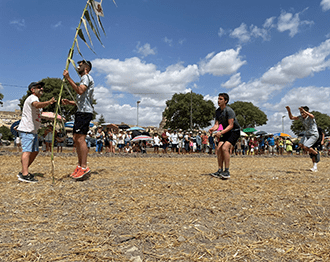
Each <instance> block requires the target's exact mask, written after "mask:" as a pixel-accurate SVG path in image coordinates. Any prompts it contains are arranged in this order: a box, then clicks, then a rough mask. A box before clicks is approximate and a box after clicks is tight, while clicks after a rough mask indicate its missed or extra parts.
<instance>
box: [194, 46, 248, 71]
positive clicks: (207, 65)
mask: <svg viewBox="0 0 330 262" xmlns="http://www.w3.org/2000/svg"><path fill="white" fill-rule="evenodd" d="M240 50H241V48H240V47H239V48H237V49H236V50H234V49H229V50H226V51H222V52H219V53H217V54H216V55H214V52H213V53H210V54H208V55H207V56H206V57H205V58H204V59H203V60H202V61H201V62H200V72H201V74H202V75H204V74H206V73H208V74H212V75H214V76H222V75H231V74H234V73H236V71H237V70H238V69H239V68H240V67H241V66H242V65H244V64H246V61H242V57H240V56H239V53H240Z"/></svg>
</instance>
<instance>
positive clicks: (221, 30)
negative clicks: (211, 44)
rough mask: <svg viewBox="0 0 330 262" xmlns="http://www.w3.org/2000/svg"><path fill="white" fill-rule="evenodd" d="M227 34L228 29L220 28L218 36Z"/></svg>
mask: <svg viewBox="0 0 330 262" xmlns="http://www.w3.org/2000/svg"><path fill="white" fill-rule="evenodd" d="M225 34H226V31H225V30H224V29H223V28H221V27H220V28H219V31H218V36H220V37H221V36H223V35H225Z"/></svg>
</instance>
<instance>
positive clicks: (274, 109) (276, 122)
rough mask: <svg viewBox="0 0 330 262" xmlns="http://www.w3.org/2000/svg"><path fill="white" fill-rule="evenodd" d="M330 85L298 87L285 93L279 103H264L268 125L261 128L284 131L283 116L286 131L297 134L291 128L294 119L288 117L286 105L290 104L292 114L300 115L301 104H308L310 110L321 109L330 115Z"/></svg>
mask: <svg viewBox="0 0 330 262" xmlns="http://www.w3.org/2000/svg"><path fill="white" fill-rule="evenodd" d="M329 99H330V87H315V86H308V87H298V88H293V89H290V92H287V94H285V95H284V96H283V97H282V99H281V101H280V102H279V103H277V104H270V103H266V104H264V105H263V108H265V111H266V113H267V116H268V122H267V125H266V126H263V127H260V129H262V130H265V131H267V132H273V133H275V132H282V116H285V118H284V119H283V124H284V132H285V133H287V134H290V135H293V136H295V135H294V134H293V133H292V131H291V130H290V126H291V124H292V121H291V120H290V119H289V118H288V114H287V110H286V109H285V107H286V106H290V108H291V111H292V114H293V115H294V116H298V115H299V114H300V113H299V110H298V108H299V107H300V106H308V107H309V109H310V111H319V112H321V113H325V114H328V115H330V108H329Z"/></svg>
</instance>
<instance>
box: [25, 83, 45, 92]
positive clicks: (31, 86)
mask: <svg viewBox="0 0 330 262" xmlns="http://www.w3.org/2000/svg"><path fill="white" fill-rule="evenodd" d="M44 85H45V83H44V82H32V83H31V84H29V87H28V90H29V91H31V88H33V87H35V86H41V87H43V86H44Z"/></svg>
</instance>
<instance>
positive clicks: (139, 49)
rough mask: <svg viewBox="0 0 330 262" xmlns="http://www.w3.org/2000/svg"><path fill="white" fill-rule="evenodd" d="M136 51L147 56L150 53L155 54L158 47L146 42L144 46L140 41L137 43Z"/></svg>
mask: <svg viewBox="0 0 330 262" xmlns="http://www.w3.org/2000/svg"><path fill="white" fill-rule="evenodd" d="M136 52H137V53H139V54H141V55H142V57H146V56H148V55H155V54H156V52H157V49H156V48H151V47H150V44H148V43H146V44H144V46H141V45H140V42H138V44H137V45H136Z"/></svg>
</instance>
